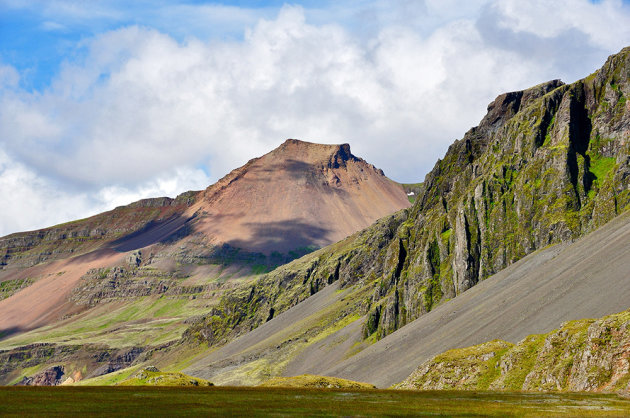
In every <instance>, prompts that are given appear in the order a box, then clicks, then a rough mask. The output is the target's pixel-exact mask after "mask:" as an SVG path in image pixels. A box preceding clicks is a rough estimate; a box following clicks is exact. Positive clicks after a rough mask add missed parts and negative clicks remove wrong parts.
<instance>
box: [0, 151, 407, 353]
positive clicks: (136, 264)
mask: <svg viewBox="0 0 630 418" xmlns="http://www.w3.org/2000/svg"><path fill="white" fill-rule="evenodd" d="M408 206H409V201H408V199H407V196H406V194H405V192H404V191H403V189H402V187H401V186H400V185H399V184H397V183H395V182H393V181H392V180H389V179H388V178H387V177H385V175H384V174H383V172H382V171H381V170H379V169H377V168H375V167H374V166H373V165H371V164H368V163H367V162H365V161H364V160H362V159H360V158H358V157H356V156H354V155H353V154H352V153H351V152H350V147H349V146H348V145H347V144H342V145H321V144H314V143H309V142H304V141H298V140H295V139H289V140H287V141H286V142H284V143H283V144H282V145H280V146H279V147H278V148H276V149H275V150H273V151H271V152H270V153H268V154H266V155H264V156H262V157H260V158H256V159H253V160H251V161H249V162H248V163H247V164H245V165H244V166H243V167H240V168H238V169H236V170H234V171H232V172H231V173H229V174H228V175H227V176H225V177H224V178H222V179H221V180H219V181H218V182H217V183H216V184H214V185H211V186H210V187H208V188H207V189H206V190H203V191H199V192H187V193H184V194H182V195H180V196H178V197H177V198H175V199H170V198H156V199H145V200H141V201H139V202H135V203H132V204H131V205H128V206H124V207H119V208H116V209H114V210H112V211H109V212H105V213H103V214H99V215H96V216H93V217H91V218H87V219H83V220H78V221H74V222H69V223H66V224H62V225H57V226H54V227H51V228H46V229H42V230H38V231H33V232H25V233H17V234H12V235H9V236H6V237H3V238H0V260H2V261H1V265H0V298H1V299H0V338H2V337H4V341H3V342H2V343H0V347H6V348H16V347H19V346H25V345H29V344H33V343H55V344H58V343H63V344H73V343H77V344H83V343H85V344H97V345H98V344H104V346H106V347H115V348H125V347H129V346H134V347H146V346H147V344H149V342H153V343H155V344H166V343H168V342H169V341H174V340H177V339H178V338H179V337H180V335H181V333H182V332H183V330H184V329H185V328H186V327H187V326H188V325H186V321H188V320H189V318H190V317H194V316H196V315H200V314H203V313H204V312H207V311H208V309H209V307H210V306H211V305H213V304H214V303H215V302H216V301H217V300H218V299H219V298H220V297H221V296H222V295H223V293H224V292H230V291H231V290H232V289H233V288H236V287H238V286H240V285H241V284H242V283H246V282H248V281H251V280H253V278H255V277H256V276H257V275H259V274H261V273H263V272H266V271H269V270H270V269H272V268H274V267H275V266H277V265H279V264H283V263H286V262H287V261H290V260H291V259H294V258H296V257H298V256H300V255H303V254H305V253H308V252H310V251H313V250H314V249H316V248H318V247H321V246H325V245H328V244H331V243H333V242H335V241H337V240H339V239H342V238H345V237H346V236H347V235H349V234H352V233H354V232H356V231H358V230H360V229H362V228H365V227H367V226H369V225H370V224H371V223H373V222H374V221H375V220H377V219H378V218H380V217H382V216H385V215H388V214H390V213H392V212H395V211H397V210H400V209H402V208H406V207H408ZM42 327H43V328H42ZM7 337H11V338H9V339H7Z"/></svg>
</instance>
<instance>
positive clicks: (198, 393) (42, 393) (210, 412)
mask: <svg viewBox="0 0 630 418" xmlns="http://www.w3.org/2000/svg"><path fill="white" fill-rule="evenodd" d="M0 415H2V416H68V415H70V416H73V415H81V416H85V415H88V416H108V417H111V416H268V415H273V416H279V415H281V416H305V415H318V416H322V415H323V416H338V415H345V416H347V415H367V416H385V415H387V416H396V415H414V416H422V415H431V416H550V415H553V416H562V415H566V416H611V415H612V416H628V415H630V400H627V399H624V398H621V397H619V396H617V395H611V394H609V395H603V394H585V393H562V394H559V393H526V392H520V393H518V392H473V391H404V390H398V391H396V390H357V391H348V390H334V389H327V390H322V389H319V390H317V389H287V388H252V387H239V388H236V387H211V388H177V387H34V388H33V387H29V388H25V387H4V388H0Z"/></svg>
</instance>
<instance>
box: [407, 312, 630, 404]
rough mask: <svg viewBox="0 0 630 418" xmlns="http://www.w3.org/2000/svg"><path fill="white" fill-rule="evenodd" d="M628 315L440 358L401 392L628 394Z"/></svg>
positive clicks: (423, 368) (578, 323)
mask: <svg viewBox="0 0 630 418" xmlns="http://www.w3.org/2000/svg"><path fill="white" fill-rule="evenodd" d="M629 359H630V311H626V312H622V313H619V314H615V315H610V316H607V317H604V318H602V319H598V320H592V319H583V320H578V321H571V322H567V323H564V324H562V327H561V328H560V329H558V330H555V331H552V332H550V333H547V334H541V335H530V336H528V337H526V338H524V339H523V340H522V341H520V342H519V343H518V344H511V343H508V342H505V341H500V340H495V341H491V342H488V343H484V344H480V345H477V346H474V347H468V348H462V349H454V350H450V351H447V352H445V353H443V354H439V355H437V356H435V357H433V358H431V359H430V360H428V361H426V362H424V363H423V364H422V365H420V366H419V367H418V368H417V369H416V370H415V371H414V372H413V373H412V374H411V375H410V376H409V377H408V378H407V379H405V380H404V381H403V382H401V383H400V384H398V385H395V387H396V388H399V389H423V390H432V389H469V390H488V389H490V390H529V391H595V392H601V391H604V392H611V391H623V392H626V393H627V392H628V391H630V366H629V365H630V361H629Z"/></svg>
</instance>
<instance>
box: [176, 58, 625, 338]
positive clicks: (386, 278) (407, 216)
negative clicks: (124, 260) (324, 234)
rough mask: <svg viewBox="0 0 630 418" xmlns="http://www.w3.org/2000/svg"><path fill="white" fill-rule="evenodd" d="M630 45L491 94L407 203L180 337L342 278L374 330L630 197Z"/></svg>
mask: <svg viewBox="0 0 630 418" xmlns="http://www.w3.org/2000/svg"><path fill="white" fill-rule="evenodd" d="M629 76H630V48H625V49H623V50H622V51H621V52H620V53H618V54H616V55H613V56H611V57H609V59H608V60H607V61H606V63H605V64H604V66H603V67H602V68H601V69H600V70H598V71H596V72H595V73H593V74H591V75H590V76H588V77H586V78H585V79H582V80H579V81H577V82H575V83H573V84H570V85H566V84H563V83H562V82H560V81H558V80H554V81H550V82H547V83H543V84H540V85H538V86H535V87H533V88H530V89H527V90H524V91H519V92H512V93H506V94H502V95H500V96H498V97H497V98H496V99H495V100H494V101H493V102H492V103H491V104H490V105H489V106H488V113H487V115H486V116H485V117H484V118H483V120H482V121H481V123H480V124H479V126H477V127H474V128H472V129H471V130H470V131H468V132H467V133H466V134H465V136H464V138H463V139H461V140H458V141H456V142H455V143H454V144H453V145H451V146H450V148H449V149H448V151H447V153H446V155H445V156H444V158H443V159H441V160H439V161H438V162H437V163H436V165H435V167H434V168H433V170H432V171H431V172H430V173H429V174H428V175H427V176H426V179H425V181H424V186H423V190H422V193H421V194H420V195H419V196H418V197H417V199H416V201H415V203H414V205H413V207H411V208H410V209H408V210H404V211H402V212H400V213H398V214H396V215H395V216H392V217H389V218H386V219H382V220H381V221H379V222H378V223H376V224H375V225H374V226H372V227H370V228H368V229H366V230H364V231H362V232H361V233H359V234H356V235H354V236H352V237H350V238H348V239H346V240H344V241H342V242H340V243H338V244H335V245H333V246H331V247H327V248H325V249H323V250H321V251H319V252H317V253H314V254H312V255H309V256H306V257H304V258H302V259H300V260H297V261H296V262H294V263H292V264H288V265H286V266H284V267H282V268H280V269H277V270H276V271H274V272H272V273H270V274H268V275H267V276H266V277H263V278H262V279H260V280H259V281H258V282H256V283H254V284H252V285H251V286H250V287H248V288H245V289H243V291H242V292H241V293H238V292H235V293H233V294H231V295H229V296H228V297H226V298H224V299H223V300H222V302H221V304H220V305H219V306H217V307H215V308H214V309H213V311H212V312H211V313H210V315H208V316H207V317H206V318H205V319H204V320H203V321H200V322H199V323H197V324H195V325H194V326H193V327H192V328H191V329H190V330H189V332H188V334H187V336H188V337H190V336H195V337H197V338H201V339H207V340H210V341H211V342H219V341H224V340H226V339H229V338H231V337H230V336H233V335H235V334H238V333H240V332H243V331H246V330H249V329H252V328H254V327H256V326H258V325H259V324H261V323H263V322H265V321H267V320H269V319H270V318H271V317H273V316H274V315H276V314H278V313H279V312H282V311H284V310H286V309H288V308H289V307H291V306H294V305H295V304H297V303H298V302H300V301H301V300H303V299H305V298H306V297H308V296H309V295H310V294H312V293H314V292H316V291H317V290H318V289H320V288H321V287H323V286H326V285H327V284H330V283H332V282H335V281H340V284H341V286H342V287H349V286H352V285H354V284H359V285H360V286H368V287H371V288H372V289H373V291H372V296H371V297H370V298H369V299H367V300H365V301H363V303H362V304H360V306H359V307H357V310H358V312H359V313H367V319H366V321H365V325H364V336H365V337H371V336H374V337H375V338H376V339H379V338H382V337H383V336H385V335H388V334H390V333H391V332H393V331H395V330H396V329H398V328H400V327H402V326H404V325H405V324H406V323H408V322H410V321H412V320H414V319H416V318H418V317H419V316H421V315H423V314H425V313H426V312H428V311H430V310H431V309H433V308H434V307H435V306H436V305H437V304H439V303H441V302H443V301H444V300H448V299H450V298H453V297H455V296H457V295H458V294H460V293H462V292H464V291H466V290H467V289H469V288H470V287H471V286H474V285H475V284H477V283H478V282H479V281H481V280H484V279H485V278H486V277H488V276H490V275H492V274H493V273H496V272H498V271H500V270H502V269H503V268H505V267H506V266H508V265H510V264H511V263H513V262H515V261H517V260H519V259H520V258H522V257H524V256H525V255H527V254H530V253H532V252H534V251H535V250H537V249H540V248H543V247H545V246H548V245H550V244H554V243H558V242H563V241H571V240H573V239H575V238H577V237H580V236H582V235H584V234H585V233H587V232H589V231H592V230H594V229H596V228H597V227H599V226H601V225H602V224H604V223H606V222H607V221H609V220H610V219H612V218H613V217H615V216H616V215H617V214H619V213H621V212H623V211H625V210H626V209H627V208H628V205H629V204H630V102H628V101H627V97H628V96H629V95H630V83H629V82H628V78H629Z"/></svg>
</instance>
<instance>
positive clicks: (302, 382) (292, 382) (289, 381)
mask: <svg viewBox="0 0 630 418" xmlns="http://www.w3.org/2000/svg"><path fill="white" fill-rule="evenodd" d="M259 386H261V387H285V388H316V389H376V386H374V385H372V384H370V383H362V382H355V381H353V380H348V379H340V378H338V377H329V376H317V375H312V374H303V375H300V376H292V377H274V378H273V379H269V380H267V381H266V382H264V383H263V384H261V385H259Z"/></svg>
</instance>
